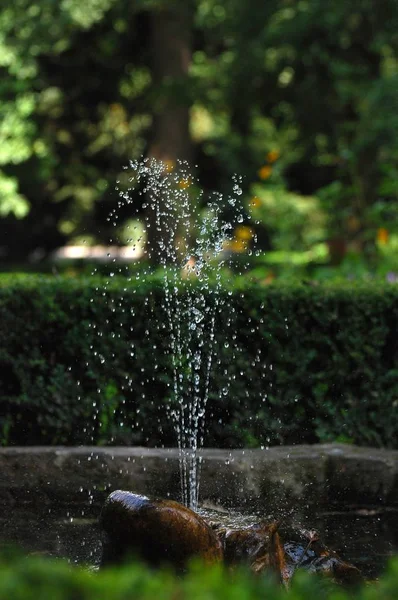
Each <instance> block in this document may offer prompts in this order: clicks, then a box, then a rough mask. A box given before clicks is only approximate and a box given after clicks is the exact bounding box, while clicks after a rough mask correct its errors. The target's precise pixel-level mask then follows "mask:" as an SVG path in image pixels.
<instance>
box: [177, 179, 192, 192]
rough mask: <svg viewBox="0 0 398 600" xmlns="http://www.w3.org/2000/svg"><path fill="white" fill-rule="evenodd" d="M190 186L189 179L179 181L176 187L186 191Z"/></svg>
mask: <svg viewBox="0 0 398 600" xmlns="http://www.w3.org/2000/svg"><path fill="white" fill-rule="evenodd" d="M190 185H191V180H190V179H188V178H187V179H181V180H180V181H179V182H178V187H179V188H180V190H186V189H187V188H189V186H190Z"/></svg>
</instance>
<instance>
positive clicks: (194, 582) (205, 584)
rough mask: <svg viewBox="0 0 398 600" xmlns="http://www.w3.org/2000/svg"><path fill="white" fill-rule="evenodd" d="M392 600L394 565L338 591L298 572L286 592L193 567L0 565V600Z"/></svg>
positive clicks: (397, 583) (265, 581) (396, 577)
mask: <svg viewBox="0 0 398 600" xmlns="http://www.w3.org/2000/svg"><path fill="white" fill-rule="evenodd" d="M153 598H157V599H158V600H176V599H177V598H178V600H224V599H225V600H234V599H236V600H238V599H239V600H264V599H267V600H285V599H286V600H308V599H310V598H311V599H312V598H313V599H318V598H319V599H320V598H322V599H324V600H348V598H352V599H357V600H380V599H383V600H394V599H396V598H398V562H397V561H395V562H394V563H392V564H391V565H390V568H389V570H388V572H387V573H386V574H385V575H384V576H383V577H382V578H381V579H380V581H378V582H377V583H372V584H369V585H368V586H366V587H362V588H360V589H358V590H349V591H344V590H343V589H341V588H337V587H335V586H333V585H332V584H331V583H330V582H328V581H327V580H325V579H323V580H322V579H318V577H316V576H315V575H309V574H307V573H302V572H298V573H297V574H295V576H294V578H293V584H292V587H291V588H290V589H289V590H288V591H286V590H285V589H284V588H282V587H281V586H280V585H277V584H276V583H275V582H273V581H271V580H270V579H269V578H268V577H266V576H257V577H256V576H254V575H251V574H250V573H249V572H247V571H240V572H237V573H234V574H231V573H229V572H226V571H223V570H222V569H220V568H214V567H213V568H209V567H203V566H201V565H195V566H193V568H191V570H190V572H189V573H188V574H187V575H185V576H184V577H181V578H177V577H176V576H173V575H172V574H171V573H170V572H153V571H149V570H148V569H146V568H144V567H142V566H141V565H137V564H129V565H128V566H126V567H124V568H119V569H114V570H106V571H101V572H99V573H92V572H91V573H90V572H88V571H86V570H84V569H82V568H77V567H74V568H73V567H71V566H70V565H67V564H66V563H63V562H60V561H52V560H48V559H47V560H43V559H39V558H33V557H29V558H25V559H19V560H15V559H14V560H11V561H6V560H3V561H1V562H0V600H37V599H40V600H72V599H73V600H153Z"/></svg>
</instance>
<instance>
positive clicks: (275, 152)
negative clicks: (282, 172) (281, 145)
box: [267, 150, 281, 164]
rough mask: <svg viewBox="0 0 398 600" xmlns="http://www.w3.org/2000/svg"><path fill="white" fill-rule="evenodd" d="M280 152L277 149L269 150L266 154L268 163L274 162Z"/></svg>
mask: <svg viewBox="0 0 398 600" xmlns="http://www.w3.org/2000/svg"><path fill="white" fill-rule="evenodd" d="M280 155H281V153H280V152H279V150H270V151H269V152H268V154H267V161H268V162H269V163H271V164H272V163H274V162H275V161H276V160H278V158H279V157H280Z"/></svg>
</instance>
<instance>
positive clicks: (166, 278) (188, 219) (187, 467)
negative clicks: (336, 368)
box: [87, 160, 267, 509]
mask: <svg viewBox="0 0 398 600" xmlns="http://www.w3.org/2000/svg"><path fill="white" fill-rule="evenodd" d="M119 196H120V199H119V202H118V206H117V207H115V209H114V210H113V211H112V212H111V213H110V215H109V218H108V220H109V222H110V223H111V224H112V226H113V227H114V228H115V235H114V239H115V238H116V237H117V233H116V232H117V228H118V226H119V224H120V223H119V220H120V216H121V214H126V209H127V212H128V213H129V214H130V212H129V211H130V210H131V213H132V216H135V212H136V209H137V205H138V206H141V207H142V208H143V209H144V210H145V212H146V222H145V228H146V236H147V237H149V238H150V239H151V240H152V246H151V247H150V248H149V251H150V252H155V253H156V256H157V258H158V259H160V274H161V284H162V290H163V299H162V306H161V309H162V311H163V319H159V311H158V308H159V307H157V309H156V315H155V312H153V313H152V317H155V316H156V318H152V319H151V320H150V321H149V322H148V327H147V328H146V332H145V334H146V335H147V342H148V343H150V344H151V345H152V347H153V350H154V364H153V365H148V373H149V374H150V376H151V377H153V380H152V381H153V384H154V389H155V388H156V385H157V381H156V380H155V373H158V371H157V368H158V361H157V360H156V358H157V357H159V352H160V351H162V352H166V354H167V355H168V357H169V364H170V366H171V372H172V378H171V383H170V382H168V383H167V384H166V385H167V386H168V387H167V389H168V393H167V398H165V411H166V414H164V415H162V417H163V416H165V417H168V419H169V423H171V424H172V426H173V430H174V432H175V439H176V442H177V443H178V448H179V459H180V460H179V462H180V479H181V496H182V501H183V502H184V503H185V504H186V505H188V506H190V507H191V508H193V509H196V508H197V505H198V496H199V483H200V468H201V464H200V463H201V460H200V456H199V449H200V448H201V447H202V446H203V442H204V434H205V419H206V412H207V415H208V416H207V418H209V413H210V416H211V413H212V411H213V408H214V407H213V406H211V407H209V406H207V405H208V400H209V397H210V394H212V395H213V396H214V395H218V396H219V398H220V399H221V400H222V401H224V400H225V401H228V398H229V395H230V388H231V386H235V384H236V383H237V378H238V377H241V378H242V381H244V380H245V376H246V374H245V373H244V372H243V371H242V370H239V369H237V368H236V366H237V365H238V364H243V363H244V362H245V360H242V359H243V354H244V353H245V350H246V346H242V345H240V344H242V343H243V342H242V340H241V341H240V342H239V336H238V335H237V330H236V317H237V313H236V312H235V310H236V309H235V307H234V305H233V303H232V298H231V297H232V296H233V292H232V290H231V289H228V272H229V267H231V265H230V264H229V263H230V261H231V259H232V255H231V253H230V251H228V242H230V241H231V240H232V239H233V235H234V230H235V229H236V226H237V225H239V224H241V223H242V222H243V221H244V219H246V218H247V215H245V217H244V215H243V207H242V202H241V198H240V197H241V196H242V188H241V182H240V179H239V178H238V177H235V178H234V180H233V184H232V191H231V193H230V194H228V195H223V194H221V193H219V192H213V193H210V194H209V195H207V196H205V194H204V192H203V191H202V190H201V189H200V186H199V185H198V182H197V181H196V179H195V178H194V176H193V175H192V172H191V170H190V168H189V166H188V165H187V164H186V163H179V164H177V165H174V168H172V169H170V168H168V167H167V165H165V164H163V163H160V162H156V161H153V160H142V161H137V162H131V163H130V165H129V167H128V168H127V169H126V173H125V177H124V181H123V182H122V183H121V184H120V186H119ZM140 196H141V198H140ZM225 215H228V217H227V218H226V217H225ZM148 233H149V234H150V235H149V236H148ZM133 235H134V234H133ZM134 242H135V243H140V240H139V239H137V238H134ZM115 267H116V265H115ZM149 270H151V268H149ZM115 271H119V272H120V273H122V268H119V269H117V268H115ZM157 272H158V271H157ZM143 273H144V276H145V273H147V274H148V267H145V268H144V270H143V272H142V270H141V271H140V272H139V273H138V274H136V276H135V277H136V280H137V282H139V281H140V280H141V279H140V278H141V277H142V274H143ZM113 275H114V273H113V272H112V273H110V277H112V276H113ZM130 279H131V277H130V276H129V277H128V278H127V281H130ZM110 282H111V279H108V280H106V282H105V289H104V284H103V283H101V285H100V286H98V288H97V293H98V295H99V299H100V301H101V302H102V301H103V299H104V297H107V298H108V300H107V301H108V302H109V305H110V309H111V310H112V312H116V313H117V312H118V311H119V310H129V314H130V315H131V316H132V317H134V314H133V312H132V310H133V309H128V308H127V307H126V308H122V306H121V304H120V301H118V302H119V304H118V305H115V303H114V300H113V299H112V294H111V293H110V294H109V296H108V295H107V294H106V288H107V286H108V285H110ZM126 289H127V288H126ZM93 301H94V299H93ZM144 304H145V306H144V309H145V311H146V312H147V311H151V310H152V309H153V303H152V302H151V299H150V298H149V297H148V298H146V299H145V301H144ZM151 307H152V308H151ZM260 309H261V307H260ZM239 318H240V320H241V319H242V315H240V317H239ZM221 322H222V338H221V337H220V331H221V330H220V323H221ZM92 327H93V328H95V330H94V331H92V333H94V335H97V336H99V337H101V336H102V335H103V334H104V335H106V332H107V333H108V334H109V331H107V328H108V329H109V324H108V321H106V322H105V323H103V324H101V326H100V327H98V325H97V324H96V323H93V325H92ZM119 327H120V328H123V325H122V323H119ZM151 330H154V335H155V336H156V337H157V338H161V339H162V340H163V341H162V348H163V350H160V349H159V348H157V347H156V343H155V341H154V339H153V340H151ZM247 331H248V334H249V335H250V331H251V332H254V334H255V330H254V329H253V326H252V325H251V318H250V316H248V322H247ZM110 334H111V336H112V337H115V336H116V338H119V337H121V336H124V335H125V332H123V333H122V332H121V331H120V332H118V331H117V330H115V329H113V330H112V331H111V332H110ZM216 334H217V336H216ZM221 339H222V341H221ZM163 342H164V345H163ZM247 343H249V344H250V342H249V341H248V340H245V344H247ZM220 344H222V346H220ZM164 348H166V350H165V349H164ZM91 349H92V353H93V358H94V360H96V361H98V360H99V361H100V362H101V364H103V363H104V362H105V361H107V360H108V357H103V356H100V354H99V352H98V351H97V348H96V345H95V341H94V340H93V343H92V345H91ZM225 349H228V361H229V362H228V364H226V363H225V360H224V356H225ZM137 350H138V348H137V341H133V340H131V342H130V351H129V357H128V358H129V360H130V361H131V367H130V373H126V382H125V384H124V387H122V389H125V390H126V391H127V390H129V389H133V387H134V385H135V384H134V381H136V383H139V379H140V384H141V385H142V388H141V389H142V391H141V400H142V401H143V402H146V401H148V398H147V396H146V393H147V392H146V390H147V389H148V384H150V381H151V380H150V379H148V377H147V376H146V372H147V371H146V368H145V367H141V373H136V372H135V367H134V362H135V357H136V353H137ZM115 358H116V356H115V355H114V354H112V356H111V357H110V359H111V360H114V359H115ZM231 365H233V366H234V369H233V368H231ZM87 366H89V365H88V363H87ZM251 366H252V367H253V368H255V369H256V371H257V372H258V374H257V381H262V380H263V378H264V377H265V376H266V369H267V365H266V362H265V361H264V360H263V357H262V350H261V347H258V349H257V350H256V354H255V358H254V362H252V364H251ZM215 371H218V373H217V378H214V372H215ZM232 371H234V372H232ZM215 379H217V381H222V384H221V385H220V389H214V381H215ZM243 385H244V384H243ZM241 387H242V386H241ZM249 388H250V386H249V385H247V386H245V385H244V393H245V395H246V397H247V398H249ZM135 389H137V388H135ZM138 389H139V388H138ZM97 392H98V396H99V398H98V401H96V400H95V401H94V402H93V407H94V409H95V413H96V414H95V417H96V418H97V417H98V420H99V421H100V423H101V415H102V414H103V413H104V411H112V410H113V414H115V412H116V410H117V408H112V405H111V403H109V401H106V400H105V402H104V401H103V400H101V397H102V398H103V395H104V392H103V390H100V389H98V390H97ZM135 393H136V392H135ZM138 393H140V392H138ZM251 393H253V391H252V392H251ZM266 401H267V395H266V394H263V393H262V395H261V402H266ZM209 408H210V410H209ZM206 409H207V410H206ZM136 410H137V421H136V425H137V427H139V424H138V421H139V418H138V416H139V415H138V413H139V409H138V408H137V409H136ZM100 411H102V412H100ZM122 412H123V411H122ZM129 417H130V418H131V415H129ZM251 418H253V419H255V418H256V416H253V417H251ZM120 425H122V423H120ZM160 425H161V426H162V422H161V423H160ZM93 430H94V429H93Z"/></svg>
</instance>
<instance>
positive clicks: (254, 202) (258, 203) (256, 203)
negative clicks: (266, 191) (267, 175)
mask: <svg viewBox="0 0 398 600" xmlns="http://www.w3.org/2000/svg"><path fill="white" fill-rule="evenodd" d="M250 206H251V207H252V208H258V207H259V206H261V200H260V198H257V196H253V198H252V199H251V200H250Z"/></svg>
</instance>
